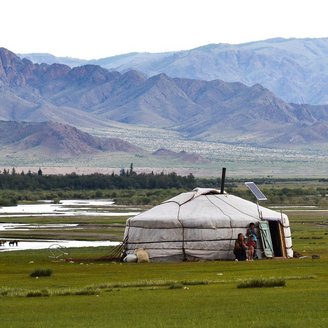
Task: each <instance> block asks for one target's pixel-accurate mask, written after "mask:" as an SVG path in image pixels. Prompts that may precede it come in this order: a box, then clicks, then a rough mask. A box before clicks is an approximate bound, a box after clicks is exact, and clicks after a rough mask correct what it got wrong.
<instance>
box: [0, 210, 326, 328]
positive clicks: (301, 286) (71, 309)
mask: <svg viewBox="0 0 328 328" xmlns="http://www.w3.org/2000/svg"><path fill="white" fill-rule="evenodd" d="M288 215H289V217H290V220H291V227H292V233H293V243H294V249H295V250H297V251H298V252H299V253H301V255H303V256H304V257H305V258H303V259H290V260H262V261H254V262H230V261H215V262H185V263H145V264H127V263H113V262H101V261H95V260H92V259H95V258H99V257H101V256H105V255H107V254H108V253H109V249H108V248H79V249H70V254H69V256H70V257H72V258H75V259H79V260H75V261H71V262H70V261H68V262H67V261H56V262H54V261H51V259H50V258H49V251H48V250H39V251H21V252H3V253H0V301H1V307H0V317H1V325H2V326H3V327H8V328H10V327H24V328H28V327H31V328H32V327H33V328H36V327H46V328H52V327H56V328H58V327H246V326H248V327H327V326H328V315H327V313H328V304H327V296H328V229H327V227H328V212H327V211H326V212H318V211H314V210H303V211H301V210H299V209H295V210H293V211H290V212H288ZM74 219H75V220H79V219H78V218H74ZM20 220H21V221H24V218H21V219H20ZM33 220H35V221H36V222H40V221H39V220H40V218H34V219H29V221H30V222H31V221H33ZM66 220H67V218H61V219H60V222H67V221H66ZM81 220H82V221H84V223H85V224H91V220H87V219H85V218H83V219H82V218H81ZM110 220H113V221H114V222H115V223H122V221H121V220H122V218H119V219H118V218H108V219H106V218H99V219H97V220H96V221H95V222H92V223H93V224H95V223H96V224H98V225H99V226H100V227H101V225H106V224H109V225H110V224H111V222H110ZM123 220H124V219H123ZM100 230H101V229H100ZM122 231H123V228H122V227H121V230H120V231H118V232H117V233H118V234H122ZM313 254H317V255H319V256H320V259H312V258H311V256H312V255H313ZM90 259H91V260H90ZM36 269H50V270H52V275H51V276H49V277H39V278H38V279H37V278H32V277H30V274H31V273H32V272H33V271H35V270H36ZM254 278H263V279H277V278H280V279H283V280H284V281H285V282H286V286H285V287H272V288H246V289H242V288H237V285H238V284H239V283H240V282H242V281H245V280H246V281H247V280H250V279H254Z"/></svg>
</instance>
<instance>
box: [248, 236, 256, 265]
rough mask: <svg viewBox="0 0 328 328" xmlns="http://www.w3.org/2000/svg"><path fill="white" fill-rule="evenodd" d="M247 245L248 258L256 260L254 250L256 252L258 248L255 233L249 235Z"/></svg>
mask: <svg viewBox="0 0 328 328" xmlns="http://www.w3.org/2000/svg"><path fill="white" fill-rule="evenodd" d="M246 246H247V247H248V260H249V261H253V260H254V252H255V248H256V242H255V241H254V235H250V236H249V238H248V241H247V243H246Z"/></svg>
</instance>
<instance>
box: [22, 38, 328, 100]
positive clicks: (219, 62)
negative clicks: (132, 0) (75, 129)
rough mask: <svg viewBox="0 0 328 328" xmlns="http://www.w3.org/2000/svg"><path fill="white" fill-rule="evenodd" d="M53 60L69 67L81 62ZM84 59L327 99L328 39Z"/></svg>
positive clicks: (112, 66) (291, 96)
mask: <svg viewBox="0 0 328 328" xmlns="http://www.w3.org/2000/svg"><path fill="white" fill-rule="evenodd" d="M22 57H24V55H22ZM27 57H28V58H29V59H31V60H32V61H35V62H39V63H40V62H43V61H45V62H47V63H53V61H54V58H53V57H51V56H48V57H47V56H43V57H40V55H39V54H36V55H33V54H29V55H28V56H27ZM56 59H57V62H60V63H65V64H68V65H73V66H74V65H76V64H80V63H81V62H78V61H76V60H75V62H74V61H72V60H71V59H67V58H56ZM83 63H86V62H83ZM88 63H91V64H96V65H100V66H103V67H105V68H107V69H111V70H117V71H121V72H124V71H127V70H131V69H135V70H139V71H142V72H144V73H146V74H147V75H148V76H152V75H156V74H160V73H166V74H167V75H169V76H172V77H184V78H190V79H197V80H208V81H210V80H214V79H221V80H223V81H226V82H242V83H244V84H246V85H248V86H252V85H254V84H256V83H259V84H261V85H263V86H264V87H266V88H268V89H269V90H271V91H272V92H273V93H274V94H276V95H277V96H279V97H280V98H282V99H284V100H285V101H287V102H294V103H298V104H301V103H309V104H327V103H328V92H327V91H328V83H327V82H328V65H327V64H328V38H319V39H281V38H277V39H269V40H264V41H257V42H250V43H245V44H236V45H233V44H209V45H206V46H202V47H199V48H195V49H191V50H186V51H178V52H167V53H130V54H124V55H120V56H113V57H108V58H102V59H99V60H93V61H89V62H88Z"/></svg>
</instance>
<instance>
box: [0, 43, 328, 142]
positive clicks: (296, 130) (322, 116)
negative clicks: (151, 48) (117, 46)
mask: <svg viewBox="0 0 328 328" xmlns="http://www.w3.org/2000/svg"><path fill="white" fill-rule="evenodd" d="M0 119H2V120H15V121H38V122H40V121H58V122H62V123H68V124H71V125H74V126H77V127H86V126H87V127H88V128H94V129H97V128H99V127H106V126H110V124H111V122H121V123H125V124H130V125H140V126H147V127H155V128H165V129H170V130H175V131H178V132H179V133H181V134H182V135H184V136H185V137H186V138H189V139H190V138H194V139H199V140H207V141H215V142H216V141H219V142H229V143H247V144H253V145H260V146H286V145H287V146H290V145H297V144H304V145H306V144H315V143H319V144H320V143H326V142H327V140H326V127H327V123H328V106H310V105H295V104H291V103H286V102H284V101H283V100H282V99H280V98H278V97H276V96H275V95H274V94H273V93H272V92H271V91H269V90H268V89H266V88H264V87H262V86H261V85H259V84H255V85H253V86H252V87H248V86H246V85H244V84H242V83H239V82H235V83H227V82H224V81H222V80H213V81H204V80H194V79H186V78H171V77H169V76H167V75H166V74H163V73H162V74H158V75H155V76H152V77H150V78H147V77H146V76H145V75H144V74H142V73H140V72H138V71H127V72H125V73H120V72H116V71H108V70H107V69H105V68H103V67H100V66H97V65H85V66H80V67H75V68H70V67H69V66H66V65H61V64H52V65H47V64H33V63H32V62H31V61H29V60H27V59H20V58H19V57H18V56H16V55H15V54H13V53H12V52H10V51H8V50H6V49H3V48H1V49H0Z"/></svg>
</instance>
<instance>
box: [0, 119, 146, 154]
mask: <svg viewBox="0 0 328 328" xmlns="http://www.w3.org/2000/svg"><path fill="white" fill-rule="evenodd" d="M0 146H1V147H5V148H6V149H8V150H11V151H15V152H19V151H22V152H25V151H27V152H31V153H34V154H42V155H43V156H47V157H53V158H56V157H57V158H58V157H60V158H65V157H67V158H70V157H75V156H79V155H81V154H96V153H99V152H109V153H110V152H127V153H134V152H142V150H141V149H140V148H138V147H135V146H133V145H131V144H130V143H128V142H126V141H123V140H121V139H117V138H98V137H94V136H91V135H90V134H88V133H85V132H82V131H80V130H78V129H76V128H74V127H72V126H69V125H65V124H60V123H54V122H37V123H33V122H14V121H0Z"/></svg>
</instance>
